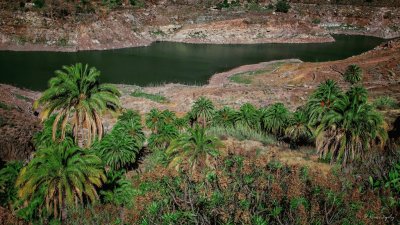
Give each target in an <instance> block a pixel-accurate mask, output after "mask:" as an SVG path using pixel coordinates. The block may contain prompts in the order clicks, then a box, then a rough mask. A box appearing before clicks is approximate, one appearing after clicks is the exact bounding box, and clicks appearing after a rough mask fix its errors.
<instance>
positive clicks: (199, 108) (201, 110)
mask: <svg viewBox="0 0 400 225" xmlns="http://www.w3.org/2000/svg"><path fill="white" fill-rule="evenodd" d="M214 112H215V108H214V104H213V103H212V101H211V100H210V99H208V98H205V97H200V98H199V99H197V100H196V101H195V102H194V104H193V106H192V110H191V115H192V116H193V117H194V119H195V120H196V121H197V123H200V124H201V125H202V127H206V126H207V124H208V122H210V121H211V119H212V117H213V116H214Z"/></svg>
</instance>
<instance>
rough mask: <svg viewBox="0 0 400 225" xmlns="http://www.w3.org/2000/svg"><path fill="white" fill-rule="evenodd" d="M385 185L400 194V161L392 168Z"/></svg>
mask: <svg viewBox="0 0 400 225" xmlns="http://www.w3.org/2000/svg"><path fill="white" fill-rule="evenodd" d="M385 186H386V187H389V188H391V189H392V190H394V191H395V193H397V194H400V162H398V163H397V164H395V165H394V166H393V168H392V170H390V172H389V174H388V178H387V180H386V183H385ZM399 204H400V202H399Z"/></svg>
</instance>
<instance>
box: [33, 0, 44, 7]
mask: <svg viewBox="0 0 400 225" xmlns="http://www.w3.org/2000/svg"><path fill="white" fill-rule="evenodd" d="M33 4H35V7H36V8H39V9H40V8H43V6H44V4H45V0H33Z"/></svg>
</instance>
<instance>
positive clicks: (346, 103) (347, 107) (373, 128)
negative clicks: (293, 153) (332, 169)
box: [316, 87, 387, 166]
mask: <svg viewBox="0 0 400 225" xmlns="http://www.w3.org/2000/svg"><path fill="white" fill-rule="evenodd" d="M366 101H367V93H366V90H365V89H364V88H363V87H352V88H351V89H350V90H349V91H348V92H347V93H346V95H344V96H342V97H341V98H339V99H337V100H336V101H335V102H334V103H333V104H332V107H331V108H330V111H328V112H327V113H325V114H324V116H323V118H322V121H321V124H320V125H319V126H318V128H317V130H316V136H317V140H316V146H317V150H318V152H319V154H320V157H321V158H325V157H327V156H331V157H332V158H331V162H333V161H341V162H342V165H343V166H345V165H346V163H347V162H349V161H353V160H355V159H357V160H358V159H360V158H361V157H362V156H363V155H364V154H365V152H367V151H368V150H369V149H370V145H371V144H372V142H373V141H375V139H379V140H380V143H381V144H382V146H383V143H384V142H385V141H386V139H387V132H386V131H385V130H384V128H383V125H384V121H383V118H382V115H381V114H380V113H378V112H377V111H375V109H374V108H373V107H372V106H371V105H369V104H368V103H367V102H366Z"/></svg>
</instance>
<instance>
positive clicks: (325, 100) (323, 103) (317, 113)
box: [306, 80, 343, 126]
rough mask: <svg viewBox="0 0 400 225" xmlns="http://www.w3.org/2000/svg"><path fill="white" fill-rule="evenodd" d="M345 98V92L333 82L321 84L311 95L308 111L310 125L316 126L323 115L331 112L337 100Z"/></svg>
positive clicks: (307, 106)
mask: <svg viewBox="0 0 400 225" xmlns="http://www.w3.org/2000/svg"><path fill="white" fill-rule="evenodd" d="M341 96H343V92H342V90H341V89H340V87H339V86H338V85H337V83H336V82H335V81H333V80H327V81H325V82H324V83H321V84H320V85H319V86H318V88H317V89H316V90H315V91H314V92H313V93H312V94H311V96H310V98H309V100H308V102H307V104H306V111H307V114H308V117H309V124H310V125H311V126H316V125H318V124H319V123H320V122H321V119H322V117H323V115H324V114H325V113H326V112H327V111H329V110H330V108H331V107H332V104H333V103H334V102H335V101H336V99H338V98H340V97H341Z"/></svg>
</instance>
